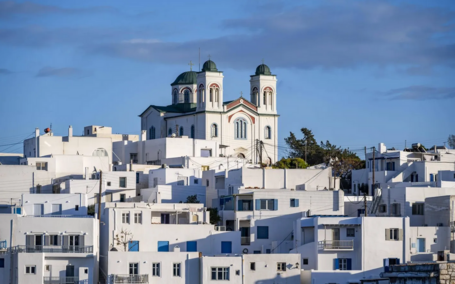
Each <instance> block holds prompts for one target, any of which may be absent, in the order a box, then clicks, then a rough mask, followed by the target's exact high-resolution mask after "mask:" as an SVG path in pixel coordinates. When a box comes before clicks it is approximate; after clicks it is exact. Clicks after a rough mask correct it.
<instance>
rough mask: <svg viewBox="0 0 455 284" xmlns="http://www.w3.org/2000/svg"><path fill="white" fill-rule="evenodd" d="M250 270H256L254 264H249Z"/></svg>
mask: <svg viewBox="0 0 455 284" xmlns="http://www.w3.org/2000/svg"><path fill="white" fill-rule="evenodd" d="M250 270H256V262H250Z"/></svg>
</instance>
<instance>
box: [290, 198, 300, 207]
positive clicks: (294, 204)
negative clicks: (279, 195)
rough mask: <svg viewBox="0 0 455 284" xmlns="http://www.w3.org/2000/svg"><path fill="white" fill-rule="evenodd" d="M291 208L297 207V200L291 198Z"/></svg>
mask: <svg viewBox="0 0 455 284" xmlns="http://www.w3.org/2000/svg"><path fill="white" fill-rule="evenodd" d="M291 207H299V200H298V199H295V198H291Z"/></svg>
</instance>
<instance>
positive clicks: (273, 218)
mask: <svg viewBox="0 0 455 284" xmlns="http://www.w3.org/2000/svg"><path fill="white" fill-rule="evenodd" d="M343 214H344V200H343V192H342V191H329V190H325V191H303V190H302V191H293V190H288V189H282V190H276V189H275V190H271V189H242V190H241V192H240V193H239V194H235V195H234V196H225V197H221V198H220V216H221V220H222V221H221V223H222V226H225V227H226V230H228V231H240V232H241V236H242V249H243V250H242V251H243V252H244V253H288V252H289V250H290V249H292V248H293V242H292V238H293V228H294V225H293V224H294V222H295V220H297V219H299V218H301V217H303V216H308V215H343Z"/></svg>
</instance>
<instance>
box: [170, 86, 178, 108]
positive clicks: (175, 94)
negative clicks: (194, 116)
mask: <svg viewBox="0 0 455 284" xmlns="http://www.w3.org/2000/svg"><path fill="white" fill-rule="evenodd" d="M178 102H179V97H178V94H177V90H175V89H174V92H173V93H172V103H173V104H174V105H175V104H178Z"/></svg>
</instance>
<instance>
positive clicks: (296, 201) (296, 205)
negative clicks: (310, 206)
mask: <svg viewBox="0 0 455 284" xmlns="http://www.w3.org/2000/svg"><path fill="white" fill-rule="evenodd" d="M295 207H299V200H298V199H296V200H295Z"/></svg>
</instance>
